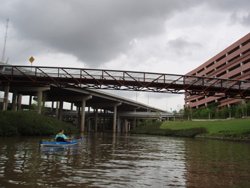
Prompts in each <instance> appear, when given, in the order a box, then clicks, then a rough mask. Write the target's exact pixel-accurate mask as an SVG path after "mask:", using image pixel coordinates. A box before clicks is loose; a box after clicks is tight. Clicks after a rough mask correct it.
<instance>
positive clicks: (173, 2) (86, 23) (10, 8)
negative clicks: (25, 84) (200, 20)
mask: <svg viewBox="0 0 250 188" xmlns="http://www.w3.org/2000/svg"><path fill="white" fill-rule="evenodd" d="M202 3H206V4H207V5H209V6H211V7H213V8H217V9H219V10H223V11H232V12H235V11H238V10H241V9H243V10H246V7H248V8H249V7H250V6H249V1H248V0H241V1H237V3H235V2H234V0H221V1H217V0H211V1H199V0H185V1H183V0H147V1H145V0H136V1H134V0H89V1H87V0H86V1H81V0H70V1H63V0H53V1H51V0H43V1H41V0H25V1H22V0H12V1H9V0H3V1H2V2H1V7H0V21H1V22H2V23H4V21H5V19H6V18H7V17H9V18H10V21H11V25H12V28H13V30H14V31H15V36H13V38H15V40H16V42H13V44H12V45H13V46H11V50H12V52H11V53H12V54H11V56H12V57H11V58H12V59H14V60H15V61H18V57H19V58H21V57H24V56H27V54H36V53H39V52H44V51H48V50H49V51H50V50H52V51H53V50H54V51H58V52H62V53H67V54H72V55H74V56H76V57H77V58H78V59H79V60H80V61H83V62H85V63H87V64H89V65H90V66H91V67H96V66H99V65H100V64H102V63H104V62H106V61H109V60H111V59H114V58H115V57H116V56H117V55H119V53H122V52H123V53H124V52H126V51H127V50H128V49H129V48H130V46H129V43H130V41H131V40H133V39H134V38H143V37H148V36H151V35H155V34H160V33H162V32H163V31H164V22H165V21H166V20H167V19H168V18H170V17H171V16H172V15H173V14H175V13H178V12H179V11H184V10H187V9H188V8H190V7H193V6H199V5H200V4H202ZM241 22H242V23H244V24H248V23H249V15H248V17H245V18H244V19H242V20H241ZM19 41H20V42H19ZM14 43H15V44H16V45H15V44H14ZM10 45H11V44H10ZM25 45H26V46H25ZM169 45H170V46H171V47H173V48H175V49H177V52H178V49H181V48H184V46H185V45H188V44H187V43H185V41H184V40H180V39H178V40H176V41H171V42H170V43H169ZM25 50H26V54H25V52H24V51H25ZM9 51H10V50H9Z"/></svg>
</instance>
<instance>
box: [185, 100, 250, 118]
mask: <svg viewBox="0 0 250 188" xmlns="http://www.w3.org/2000/svg"><path fill="white" fill-rule="evenodd" d="M218 106H219V103H213V104H210V105H208V106H207V107H203V108H198V109H190V108H185V109H184V118H185V119H226V118H242V117H246V116H250V101H248V102H246V103H244V104H238V105H233V106H231V107H222V108H219V107H218Z"/></svg>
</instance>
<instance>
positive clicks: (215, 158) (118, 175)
mask: <svg viewBox="0 0 250 188" xmlns="http://www.w3.org/2000/svg"><path fill="white" fill-rule="evenodd" d="M40 139H41V138H34V137H25V138H23V137H21V138H17V137H15V138H13V137H12V138H0V187H10V188H12V187H13V188H14V187H18V188H19V187H32V188H33V187H112V188H119V187H124V188H125V187H126V188H127V187H131V188H132V187H139V188H140V187H155V188H158V187H159V188H161V187H197V188H200V187H207V188H216V187H246V188H247V187H250V143H240V142H230V141H219V140H205V139H184V138H169V137H160V136H145V135H144V136H142V135H116V136H113V135H112V134H93V135H85V136H84V141H83V142H82V143H81V144H79V145H76V146H71V147H68V148H53V147H51V148H39V140H40Z"/></svg>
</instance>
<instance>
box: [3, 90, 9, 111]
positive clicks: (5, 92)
mask: <svg viewBox="0 0 250 188" xmlns="http://www.w3.org/2000/svg"><path fill="white" fill-rule="evenodd" d="M9 90H10V86H9V85H6V86H5V87H4V98H3V111H5V110H7V108H8V102H9Z"/></svg>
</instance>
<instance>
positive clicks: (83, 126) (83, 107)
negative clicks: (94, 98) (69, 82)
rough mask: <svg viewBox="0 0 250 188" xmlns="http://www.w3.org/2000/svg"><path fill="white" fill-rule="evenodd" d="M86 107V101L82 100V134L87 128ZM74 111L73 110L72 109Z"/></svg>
mask: <svg viewBox="0 0 250 188" xmlns="http://www.w3.org/2000/svg"><path fill="white" fill-rule="evenodd" d="M85 107H86V100H85V99H83V100H82V108H81V109H82V110H81V126H80V133H83V132H84V128H85ZM71 110H72V109H71Z"/></svg>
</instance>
